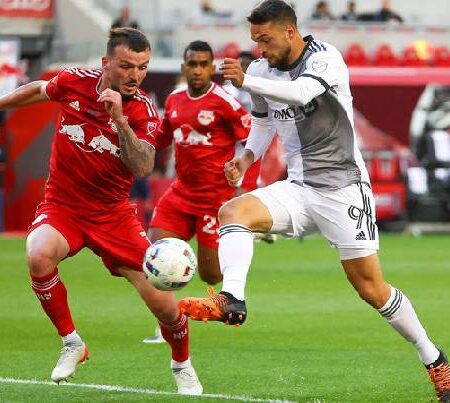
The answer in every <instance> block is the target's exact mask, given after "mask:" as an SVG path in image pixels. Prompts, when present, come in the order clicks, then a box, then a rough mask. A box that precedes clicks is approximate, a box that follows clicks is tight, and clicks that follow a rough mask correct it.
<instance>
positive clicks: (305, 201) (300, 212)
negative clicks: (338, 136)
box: [250, 180, 379, 260]
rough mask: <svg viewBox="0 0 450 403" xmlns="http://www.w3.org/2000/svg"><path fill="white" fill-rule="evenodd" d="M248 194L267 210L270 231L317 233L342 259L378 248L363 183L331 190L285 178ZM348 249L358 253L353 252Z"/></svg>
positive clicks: (368, 195) (371, 202)
mask: <svg viewBox="0 0 450 403" xmlns="http://www.w3.org/2000/svg"><path fill="white" fill-rule="evenodd" d="M250 194H251V195H253V196H255V197H257V198H258V199H260V200H261V201H262V202H263V203H264V204H265V205H266V206H267V208H268V209H269V212H270V214H271V216H272V219H273V225H272V228H271V230H270V232H272V233H277V234H283V235H287V236H291V237H300V236H304V235H308V234H311V233H314V232H320V233H321V234H322V235H323V236H324V237H325V238H326V239H327V240H328V242H329V243H330V245H331V246H333V247H336V248H338V249H339V250H340V253H341V258H342V257H345V258H346V259H349V258H352V257H351V256H352V255H354V257H363V256H368V255H370V254H372V253H375V251H376V250H378V249H379V241H378V228H377V226H376V223H375V221H376V219H375V203H374V198H373V194H372V190H371V188H370V186H369V185H367V184H365V183H357V184H353V185H349V186H347V187H345V188H343V189H337V190H330V189H318V188H311V187H303V186H300V185H297V184H295V183H293V182H288V181H287V180H285V181H279V182H275V183H273V184H272V185H269V186H267V187H264V188H259V189H256V190H254V191H252V192H250ZM350 249H357V250H359V252H356V253H352V252H350ZM364 249H365V250H367V253H365V252H363V251H362V250H364ZM341 250H342V251H341ZM349 252H350V253H349ZM361 255H362V256H361ZM349 256H350V257H349ZM342 260H345V259H342Z"/></svg>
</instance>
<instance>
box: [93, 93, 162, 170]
mask: <svg viewBox="0 0 450 403" xmlns="http://www.w3.org/2000/svg"><path fill="white" fill-rule="evenodd" d="M98 102H104V103H105V108H106V111H107V112H108V113H109V115H110V116H111V119H112V121H113V122H114V123H115V125H116V127H117V135H118V136H119V142H120V159H121V160H122V162H123V163H124V164H125V166H126V167H127V168H128V169H129V170H130V171H131V173H132V174H133V175H134V176H136V177H138V178H143V177H145V176H148V175H150V173H151V172H152V171H153V165H154V162H155V149H154V148H153V147H152V146H151V145H150V144H148V143H146V142H144V141H141V140H139V139H138V137H137V136H136V134H135V133H134V132H133V129H132V128H131V127H130V125H129V124H128V121H127V119H126V118H125V116H124V115H123V110H122V96H121V95H120V94H119V93H118V92H117V91H114V90H112V89H111V88H107V89H105V90H104V91H102V93H101V94H100V96H99V98H98Z"/></svg>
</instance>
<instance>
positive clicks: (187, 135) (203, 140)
mask: <svg viewBox="0 0 450 403" xmlns="http://www.w3.org/2000/svg"><path fill="white" fill-rule="evenodd" d="M173 138H174V140H175V142H176V143H177V144H179V145H182V146H188V145H194V146H195V145H204V146H212V143H211V142H210V139H211V133H209V132H208V133H206V134H202V133H199V132H198V131H197V130H195V129H194V128H193V127H192V126H190V125H188V124H183V125H181V126H180V127H179V128H178V129H175V130H174V131H173Z"/></svg>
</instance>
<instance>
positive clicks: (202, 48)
mask: <svg viewBox="0 0 450 403" xmlns="http://www.w3.org/2000/svg"><path fill="white" fill-rule="evenodd" d="M190 50H192V51H194V52H209V53H210V54H211V60H214V53H213V50H212V48H211V46H210V45H209V43H208V42H204V41H193V42H191V43H190V44H189V45H187V46H186V48H185V49H184V52H183V58H184V60H186V55H187V52H189V51H190Z"/></svg>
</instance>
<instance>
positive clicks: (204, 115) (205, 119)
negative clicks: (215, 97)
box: [197, 111, 215, 126]
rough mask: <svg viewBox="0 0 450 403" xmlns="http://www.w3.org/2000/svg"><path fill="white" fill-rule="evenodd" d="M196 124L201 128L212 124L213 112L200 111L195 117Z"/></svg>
mask: <svg viewBox="0 0 450 403" xmlns="http://www.w3.org/2000/svg"><path fill="white" fill-rule="evenodd" d="M197 119H198V122H199V123H200V124H201V125H203V126H208V125H209V124H211V123H212V122H214V119H215V117H214V111H200V112H199V113H198V115H197Z"/></svg>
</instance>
